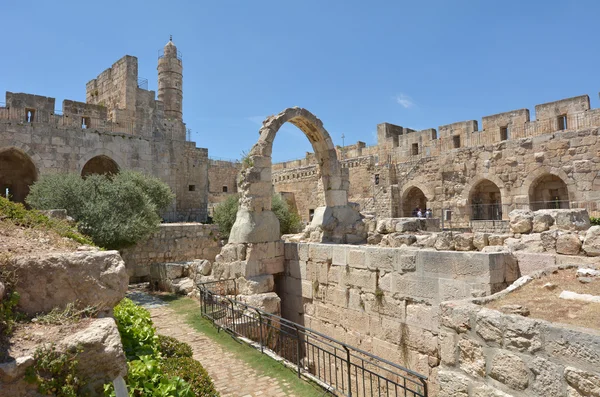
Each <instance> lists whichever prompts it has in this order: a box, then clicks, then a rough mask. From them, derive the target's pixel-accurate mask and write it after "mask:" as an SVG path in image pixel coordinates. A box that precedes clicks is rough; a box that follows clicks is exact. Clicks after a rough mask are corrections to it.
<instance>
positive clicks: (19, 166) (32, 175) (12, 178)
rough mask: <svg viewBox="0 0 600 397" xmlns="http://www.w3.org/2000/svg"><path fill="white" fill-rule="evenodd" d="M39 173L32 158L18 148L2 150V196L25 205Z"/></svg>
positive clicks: (0, 167)
mask: <svg viewBox="0 0 600 397" xmlns="http://www.w3.org/2000/svg"><path fill="white" fill-rule="evenodd" d="M37 176H38V172H37V169H36V167H35V164H34V163H33V161H32V160H31V158H30V157H29V156H28V155H27V154H26V153H25V152H23V151H21V150H19V149H16V148H7V149H0V194H1V195H2V196H3V197H6V195H7V193H8V197H9V198H10V200H12V201H16V202H19V203H25V198H26V197H27V195H28V194H29V186H31V185H32V184H33V183H34V182H35V181H36V180H37Z"/></svg>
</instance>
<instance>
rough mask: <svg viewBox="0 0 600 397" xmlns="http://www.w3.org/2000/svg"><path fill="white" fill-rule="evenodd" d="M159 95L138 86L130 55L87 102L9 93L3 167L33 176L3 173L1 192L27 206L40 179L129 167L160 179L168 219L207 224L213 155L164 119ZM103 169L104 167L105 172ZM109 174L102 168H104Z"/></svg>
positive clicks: (1, 134)
mask: <svg viewBox="0 0 600 397" xmlns="http://www.w3.org/2000/svg"><path fill="white" fill-rule="evenodd" d="M155 97H156V95H155V92H154V91H148V90H145V89H142V88H139V87H138V75H137V58H135V57H132V56H125V57H123V58H122V59H120V60H119V61H117V62H116V63H115V64H114V65H113V66H112V67H111V68H109V69H107V70H105V71H104V72H102V73H101V74H100V75H99V76H98V77H97V78H96V79H94V80H91V81H90V82H89V83H88V84H87V87H86V101H87V102H86V103H83V102H77V101H71V100H65V101H63V104H62V112H60V111H55V99H54V98H49V97H42V96H38V95H31V94H22V93H11V92H7V93H6V106H4V107H0V163H2V164H7V165H9V166H10V167H8V166H7V167H6V170H8V169H9V168H14V167H16V168H17V169H21V170H24V172H25V171H27V172H26V173H27V175H19V178H17V179H16V180H15V178H14V175H13V174H14V173H12V172H6V170H4V169H0V189H2V192H3V194H4V192H5V189H8V191H9V194H10V195H12V196H13V198H14V199H16V200H18V201H23V199H24V198H25V196H26V195H27V193H28V192H29V185H30V184H31V183H32V182H33V181H35V180H37V179H38V178H39V176H40V175H43V174H47V173H56V172H73V173H79V174H82V171H83V170H84V167H85V166H86V164H88V162H90V161H91V162H92V163H94V164H95V165H94V166H93V167H88V168H87V169H86V173H87V171H89V170H90V169H91V170H92V171H93V172H97V173H104V172H114V170H115V169H116V170H119V169H131V170H135V171H140V172H144V173H147V174H150V175H154V176H156V177H158V178H160V179H161V180H162V181H163V182H165V183H167V184H168V185H169V186H170V187H171V189H172V190H173V192H174V193H175V195H176V199H175V201H174V203H173V205H172V206H171V208H169V209H168V210H167V211H166V213H165V214H163V217H164V218H165V219H166V220H167V221H205V220H206V216H207V202H208V150H207V149H201V148H196V145H195V144H194V143H193V142H188V141H186V139H185V137H186V128H185V124H184V123H183V122H182V121H181V120H180V119H172V118H168V117H166V116H165V113H164V105H163V103H162V102H161V101H157V100H156V99H155ZM102 164H104V165H106V166H105V167H103V166H102ZM103 168H104V169H103Z"/></svg>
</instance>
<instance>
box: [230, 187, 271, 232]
mask: <svg viewBox="0 0 600 397" xmlns="http://www.w3.org/2000/svg"><path fill="white" fill-rule="evenodd" d="M269 188H270V185H269ZM269 199H270V198H269ZM278 240H279V220H278V219H277V217H276V216H275V214H274V213H273V211H270V210H267V211H261V212H256V211H251V210H249V209H247V208H244V207H240V209H239V210H238V212H237V215H236V218H235V223H234V224H233V227H232V228H231V232H230V234H229V242H230V243H263V242H269V241H278Z"/></svg>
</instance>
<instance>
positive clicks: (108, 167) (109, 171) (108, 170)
mask: <svg viewBox="0 0 600 397" xmlns="http://www.w3.org/2000/svg"><path fill="white" fill-rule="evenodd" d="M118 172H119V166H118V165H117V163H116V162H115V161H114V160H113V159H111V158H110V157H108V156H105V155H100V156H95V157H92V158H91V159H90V160H88V162H87V163H85V165H84V166H83V169H82V170H81V176H82V177H84V178H85V177H86V176H88V175H91V174H100V175H114V174H117V173H118Z"/></svg>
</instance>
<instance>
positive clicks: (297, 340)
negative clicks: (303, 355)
mask: <svg viewBox="0 0 600 397" xmlns="http://www.w3.org/2000/svg"><path fill="white" fill-rule="evenodd" d="M294 328H295V329H296V366H297V367H298V378H300V377H301V376H300V350H301V348H300V331H299V330H298V326H297V325H294Z"/></svg>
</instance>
